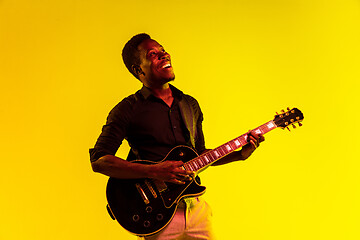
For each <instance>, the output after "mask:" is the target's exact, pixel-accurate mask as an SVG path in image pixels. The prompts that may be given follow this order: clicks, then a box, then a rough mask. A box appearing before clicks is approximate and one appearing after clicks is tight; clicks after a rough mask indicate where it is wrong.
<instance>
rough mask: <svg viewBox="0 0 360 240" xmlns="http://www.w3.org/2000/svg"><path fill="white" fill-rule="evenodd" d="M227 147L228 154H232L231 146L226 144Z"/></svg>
mask: <svg viewBox="0 0 360 240" xmlns="http://www.w3.org/2000/svg"><path fill="white" fill-rule="evenodd" d="M225 147H226V150H227V151H228V152H230V151H231V150H232V148H231V146H230V144H226V145H225Z"/></svg>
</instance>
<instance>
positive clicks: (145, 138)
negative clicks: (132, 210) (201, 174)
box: [90, 34, 264, 240]
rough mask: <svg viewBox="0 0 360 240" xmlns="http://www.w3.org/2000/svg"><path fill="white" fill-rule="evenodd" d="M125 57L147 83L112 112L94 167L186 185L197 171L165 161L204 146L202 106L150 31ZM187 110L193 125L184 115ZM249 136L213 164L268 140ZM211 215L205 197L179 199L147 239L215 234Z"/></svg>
mask: <svg viewBox="0 0 360 240" xmlns="http://www.w3.org/2000/svg"><path fill="white" fill-rule="evenodd" d="M122 56H123V60H124V63H125V65H126V67H127V68H128V70H129V71H130V72H131V73H132V74H133V75H134V76H135V77H136V78H137V79H138V80H140V81H141V82H142V84H143V87H142V89H141V90H139V91H138V92H136V93H135V94H133V95H130V96H129V97H127V98H125V99H123V100H122V101H121V102H120V103H119V104H118V105H116V106H115V107H114V108H113V109H112V111H111V112H110V114H109V116H108V119H107V123H106V125H104V127H103V129H102V133H101V135H100V137H99V138H98V140H97V142H96V144H95V147H94V148H92V149H90V156H91V162H92V167H93V170H94V171H95V172H100V173H102V174H105V175H107V176H110V177H113V178H120V179H136V178H152V179H157V180H161V181H164V182H170V183H174V184H184V183H185V181H187V180H189V179H192V178H191V177H192V175H193V172H191V171H189V170H186V169H185V168H182V166H183V162H182V161H171V160H166V161H162V160H163V159H164V157H165V156H166V155H167V153H168V152H169V151H170V150H171V149H172V148H174V147H175V146H178V145H185V146H189V147H192V148H193V149H195V150H196V151H197V153H198V154H201V153H203V152H205V151H206V148H205V143H204V136H203V132H202V120H203V116H202V112H201V109H200V107H199V105H198V103H197V101H196V100H195V99H194V98H193V97H191V96H189V95H186V94H183V93H182V92H181V91H180V90H178V89H177V88H175V87H174V86H172V85H170V84H169V82H170V81H172V80H174V79H175V74H174V70H173V67H172V65H171V58H170V55H169V54H168V53H167V52H166V51H165V50H164V48H163V46H161V45H160V44H159V43H158V42H156V41H155V40H153V39H151V38H150V36H149V35H147V34H138V35H136V36H134V37H132V38H131V40H129V41H128V42H127V43H126V45H125V47H124V49H123V53H122ZM184 102H185V105H184ZM184 106H185V107H184ZM186 108H189V109H191V110H190V111H189V110H186ZM189 114H191V116H190V117H191V118H192V119H193V122H194V126H193V129H192V128H191V127H190V126H189V123H188V121H187V120H186V119H185V118H186V115H189ZM248 136H249V137H248V139H249V143H248V144H247V145H245V146H243V148H242V149H241V151H234V152H232V153H231V154H229V155H227V156H225V157H224V158H222V159H220V160H219V161H217V162H215V163H214V164H213V165H221V164H225V163H229V162H232V161H237V160H245V159H246V158H248V157H249V156H250V155H251V154H252V152H253V151H254V150H255V149H256V148H257V147H258V146H259V143H260V142H262V141H264V137H263V136H262V135H257V134H255V133H251V132H249V133H248ZM123 139H126V140H127V141H128V142H129V145H130V147H131V150H130V152H129V155H128V157H127V160H124V159H122V158H119V157H116V156H115V153H116V151H117V149H118V147H119V146H120V145H121V143H122V141H123ZM135 159H143V160H151V161H157V162H159V163H157V164H151V165H146V164H140V163H135V162H130V161H129V160H135ZM160 161H161V162H160ZM210 215H211V212H210V210H209V208H208V206H207V204H206V202H205V201H204V200H202V198H198V197H194V198H186V199H185V200H181V201H180V203H179V207H178V209H177V211H176V213H175V215H174V218H173V219H172V221H171V222H170V223H169V224H168V225H167V226H166V227H165V228H164V229H162V230H161V231H159V232H158V233H156V234H154V235H151V236H146V237H145V239H148V240H150V239H158V240H163V239H214V236H213V233H212V231H211V222H210V220H209V218H210Z"/></svg>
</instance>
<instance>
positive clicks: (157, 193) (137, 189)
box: [106, 146, 205, 236]
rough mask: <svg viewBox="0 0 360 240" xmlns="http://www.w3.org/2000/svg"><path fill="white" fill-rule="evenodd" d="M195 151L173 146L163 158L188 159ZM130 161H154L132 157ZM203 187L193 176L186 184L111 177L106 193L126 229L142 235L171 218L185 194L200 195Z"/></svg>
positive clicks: (115, 214)
mask: <svg viewBox="0 0 360 240" xmlns="http://www.w3.org/2000/svg"><path fill="white" fill-rule="evenodd" d="M197 156H198V155H197V153H196V152H195V151H194V150H193V149H191V148H189V147H186V146H178V147H175V148H174V149H172V150H171V151H170V152H169V153H168V155H167V156H166V157H165V159H163V160H162V161H166V160H176V161H182V162H184V163H185V162H187V161H189V160H191V159H193V158H195V157H197ZM133 162H137V163H144V164H155V163H156V162H151V161H143V160H135V161H133ZM204 192H205V187H203V186H200V185H199V183H198V182H197V181H196V180H195V179H193V180H191V181H188V182H186V184H183V185H179V184H172V183H168V182H163V181H159V180H154V179H117V178H110V179H109V181H108V184H107V189H106V196H107V201H108V204H109V207H110V210H111V212H112V214H113V215H114V216H115V218H116V220H117V221H118V222H119V223H120V225H121V226H122V227H124V228H125V229H126V230H128V231H129V232H131V233H133V234H136V235H140V236H145V235H151V234H154V233H156V232H158V231H160V230H161V229H163V228H164V227H165V226H166V225H167V224H168V223H169V222H170V221H171V219H172V218H173V216H174V214H175V211H176V209H177V204H178V203H179V201H180V200H181V199H183V198H186V197H193V196H199V195H201V194H203V193H204Z"/></svg>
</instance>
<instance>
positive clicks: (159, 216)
mask: <svg viewBox="0 0 360 240" xmlns="http://www.w3.org/2000/svg"><path fill="white" fill-rule="evenodd" d="M163 219H164V216H163V215H162V214H161V213H159V214H157V215H156V220H158V221H161V220H163Z"/></svg>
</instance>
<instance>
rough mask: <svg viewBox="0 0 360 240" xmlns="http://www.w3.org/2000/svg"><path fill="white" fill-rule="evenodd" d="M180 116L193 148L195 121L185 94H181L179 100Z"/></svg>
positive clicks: (192, 110)
mask: <svg viewBox="0 0 360 240" xmlns="http://www.w3.org/2000/svg"><path fill="white" fill-rule="evenodd" d="M179 107H180V112H181V116H182V118H183V121H184V123H185V126H186V128H187V129H188V131H189V133H190V141H191V145H192V146H193V148H195V137H196V121H195V114H194V109H193V108H192V107H191V104H190V102H189V100H188V99H187V96H186V95H183V97H182V99H181V100H180V102H179Z"/></svg>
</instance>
